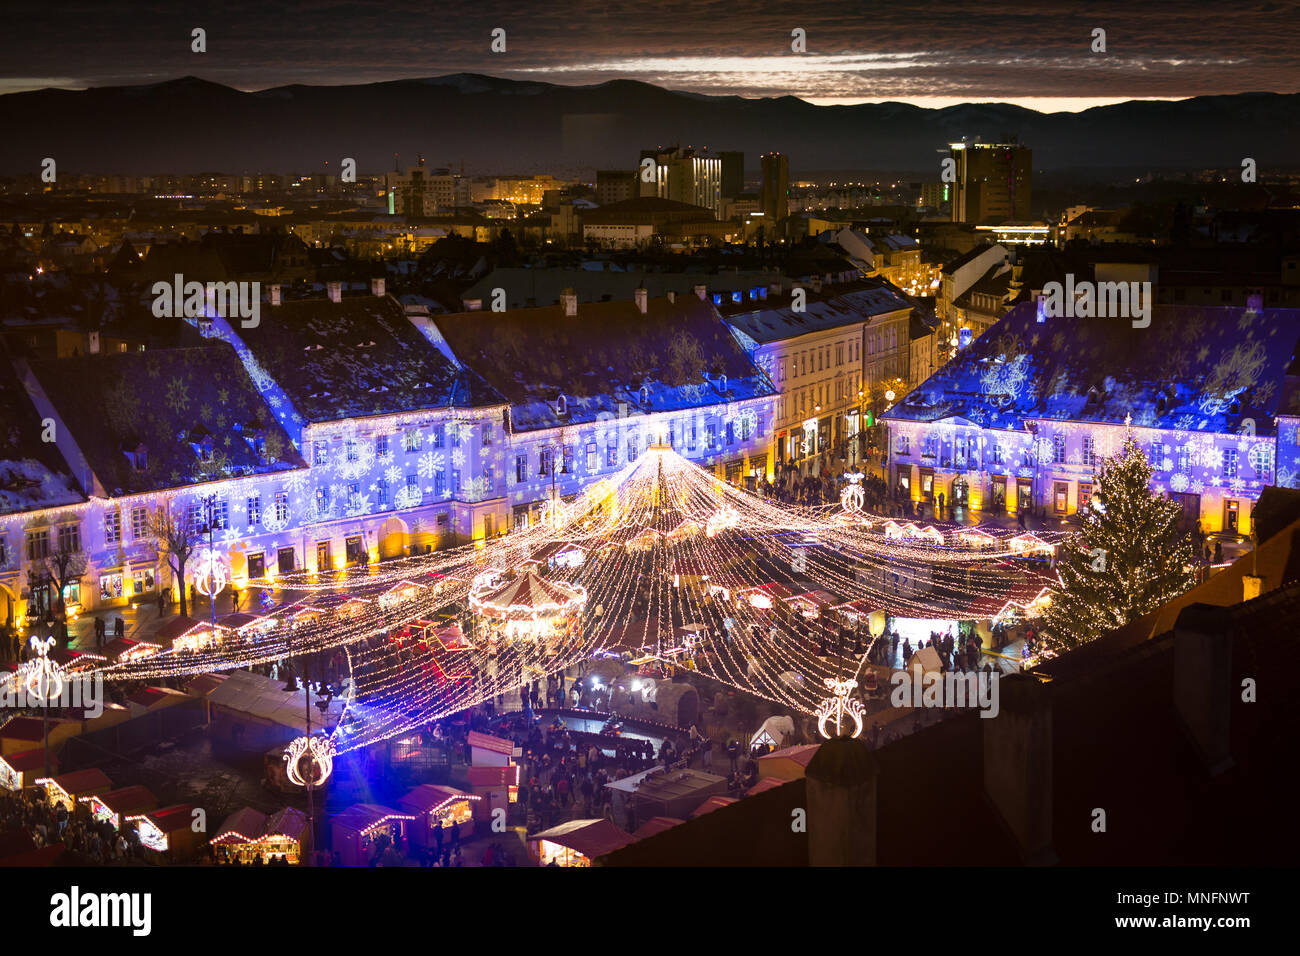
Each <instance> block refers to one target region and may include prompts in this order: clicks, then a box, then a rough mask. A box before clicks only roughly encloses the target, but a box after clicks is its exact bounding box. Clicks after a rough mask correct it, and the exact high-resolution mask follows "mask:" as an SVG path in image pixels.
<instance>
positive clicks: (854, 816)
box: [804, 737, 880, 866]
mask: <svg viewBox="0 0 1300 956" xmlns="http://www.w3.org/2000/svg"><path fill="white" fill-rule="evenodd" d="M879 774H880V770H879V767H878V765H877V763H876V758H875V756H874V755H873V754H872V753H871V751H870V750H869V749H867V745H866V744H865V743H863V742H862V741H861V740H855V739H853V738H851V737H836V738H832V739H831V740H827V741H825V742H824V743H822V745H821V746H820V747H818V748H817V753H815V754H813V758H812V760H810V761H808V769H807V770H805V771H804V778H805V780H806V781H807V787H808V790H807V794H808V865H809V866H875V865H876V813H877V802H876V780H877V778H878V777H879Z"/></svg>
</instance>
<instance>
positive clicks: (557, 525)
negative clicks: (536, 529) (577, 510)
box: [542, 495, 569, 531]
mask: <svg viewBox="0 0 1300 956" xmlns="http://www.w3.org/2000/svg"><path fill="white" fill-rule="evenodd" d="M568 523H569V508H568V506H567V505H566V504H565V503H564V501H563V499H561V498H560V497H558V496H556V495H552V496H551V497H550V498H547V499H546V504H544V505H543V506H542V524H543V525H545V526H546V527H547V528H550V529H551V530H552V531H560V530H561V529H563V528H564V526H565V525H566V524H568Z"/></svg>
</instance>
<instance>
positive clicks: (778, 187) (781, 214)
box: [759, 153, 790, 222]
mask: <svg viewBox="0 0 1300 956" xmlns="http://www.w3.org/2000/svg"><path fill="white" fill-rule="evenodd" d="M762 162H763V189H762V192H761V193H760V196H759V205H760V206H761V207H762V209H763V215H764V216H766V217H767V218H768V219H771V220H772V221H773V222H779V221H781V220H782V219H784V218H786V216H788V215H789V214H790V158H789V157H788V156H786V155H785V154H784V153H764V154H763V157H762Z"/></svg>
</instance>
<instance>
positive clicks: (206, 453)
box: [199, 435, 216, 461]
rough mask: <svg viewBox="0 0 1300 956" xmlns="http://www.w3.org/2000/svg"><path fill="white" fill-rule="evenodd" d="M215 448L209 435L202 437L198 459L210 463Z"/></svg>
mask: <svg viewBox="0 0 1300 956" xmlns="http://www.w3.org/2000/svg"><path fill="white" fill-rule="evenodd" d="M215 448H216V443H215V442H214V441H213V440H212V436H211V435H206V436H204V438H203V440H202V441H200V442H199V457H200V458H201V459H202V460H203V461H211V460H212V452H213V450H214V449H215Z"/></svg>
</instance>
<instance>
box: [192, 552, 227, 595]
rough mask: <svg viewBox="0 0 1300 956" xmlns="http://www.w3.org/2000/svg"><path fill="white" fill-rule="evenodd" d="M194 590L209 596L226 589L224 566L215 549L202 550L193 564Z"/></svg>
mask: <svg viewBox="0 0 1300 956" xmlns="http://www.w3.org/2000/svg"><path fill="white" fill-rule="evenodd" d="M191 580H192V581H193V582H194V590H196V591H198V592H199V593H200V594H202V595H203V596H204V597H205V598H211V597H214V596H215V595H218V594H220V593H221V592H222V591H224V590H225V589H226V566H225V563H224V562H223V561H222V560H221V555H219V554H217V553H216V552H215V551H203V552H202V553H201V554H200V555H199V560H198V563H197V564H196V565H195V566H194V576H193V578H191Z"/></svg>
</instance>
